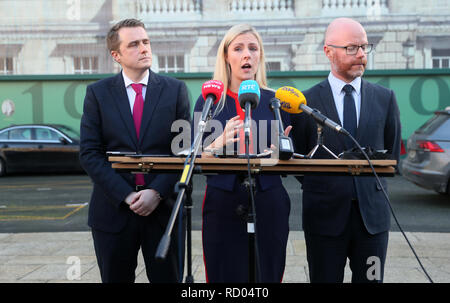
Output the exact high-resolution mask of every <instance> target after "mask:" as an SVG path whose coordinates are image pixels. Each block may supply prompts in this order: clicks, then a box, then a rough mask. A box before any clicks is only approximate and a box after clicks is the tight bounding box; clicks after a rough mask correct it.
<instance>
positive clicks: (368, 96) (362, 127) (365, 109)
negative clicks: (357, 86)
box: [356, 79, 373, 142]
mask: <svg viewBox="0 0 450 303" xmlns="http://www.w3.org/2000/svg"><path fill="white" fill-rule="evenodd" d="M372 98H373V91H372V90H371V87H370V86H369V85H368V82H367V81H364V80H363V79H361V112H360V113H359V123H358V129H357V130H356V140H357V141H358V142H360V141H361V138H362V136H363V134H364V133H365V131H366V129H367V125H368V124H369V120H370V115H371V112H372V111H371V106H372V102H370V100H372Z"/></svg>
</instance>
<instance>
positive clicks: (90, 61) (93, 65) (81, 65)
mask: <svg viewBox="0 0 450 303" xmlns="http://www.w3.org/2000/svg"><path fill="white" fill-rule="evenodd" d="M73 69H74V73H75V74H95V73H98V57H74V58H73Z"/></svg>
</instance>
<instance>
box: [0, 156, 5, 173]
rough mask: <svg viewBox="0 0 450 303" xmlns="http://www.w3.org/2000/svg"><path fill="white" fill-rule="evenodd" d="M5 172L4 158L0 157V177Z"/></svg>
mask: <svg viewBox="0 0 450 303" xmlns="http://www.w3.org/2000/svg"><path fill="white" fill-rule="evenodd" d="M5 174H6V164H5V160H3V159H2V158H0V177H1V176H4V175H5Z"/></svg>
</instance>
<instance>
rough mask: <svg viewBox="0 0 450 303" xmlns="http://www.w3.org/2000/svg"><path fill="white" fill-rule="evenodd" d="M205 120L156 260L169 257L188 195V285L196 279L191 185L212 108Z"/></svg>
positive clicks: (176, 187)
mask: <svg viewBox="0 0 450 303" xmlns="http://www.w3.org/2000/svg"><path fill="white" fill-rule="evenodd" d="M204 117H205V119H204V120H203V119H202V120H201V121H200V122H199V124H198V133H197V135H196V136H195V139H194V144H193V147H192V148H191V151H190V153H189V155H188V156H187V157H186V159H185V161H184V168H183V173H182V175H181V179H180V181H179V182H178V183H177V184H176V185H175V192H178V195H177V199H176V201H175V204H174V207H173V209H172V213H171V215H170V218H169V222H168V223H167V226H166V230H165V232H164V235H163V236H162V237H161V240H160V242H159V245H158V248H157V250H156V255H155V257H156V259H158V260H163V259H165V258H166V256H167V252H168V250H169V246H170V239H171V234H172V230H173V226H174V224H175V220H176V218H177V215H178V213H179V210H180V206H181V204H182V201H183V198H184V195H185V194H186V205H185V208H186V215H187V229H186V233H187V239H186V240H187V250H188V252H187V257H188V264H187V271H188V273H187V276H186V281H185V282H186V283H193V282H194V277H193V276H192V260H191V258H192V252H191V250H192V243H191V242H192V236H191V233H192V225H191V209H192V195H191V194H192V184H190V181H191V177H192V173H193V171H194V163H195V159H196V158H197V154H198V151H199V148H200V144H201V142H202V137H203V133H204V132H205V128H206V123H207V122H208V121H209V120H210V119H211V107H209V110H208V112H207V114H206V115H205V116H204Z"/></svg>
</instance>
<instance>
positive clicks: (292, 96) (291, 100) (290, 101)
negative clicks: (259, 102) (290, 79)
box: [275, 86, 306, 114]
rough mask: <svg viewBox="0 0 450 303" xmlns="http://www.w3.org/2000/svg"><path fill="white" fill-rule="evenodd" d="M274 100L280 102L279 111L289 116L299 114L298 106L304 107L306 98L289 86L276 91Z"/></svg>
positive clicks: (300, 110)
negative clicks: (302, 105) (289, 114)
mask: <svg viewBox="0 0 450 303" xmlns="http://www.w3.org/2000/svg"><path fill="white" fill-rule="evenodd" d="M275 98H277V99H279V100H280V107H281V109H282V110H284V111H285V112H288V113H291V114H299V113H301V112H302V109H301V108H300V105H301V104H305V105H306V98H305V96H304V95H303V94H302V92H301V91H299V90H298V89H296V88H295V87H291V86H283V87H280V88H279V89H277V91H276V92H275Z"/></svg>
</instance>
